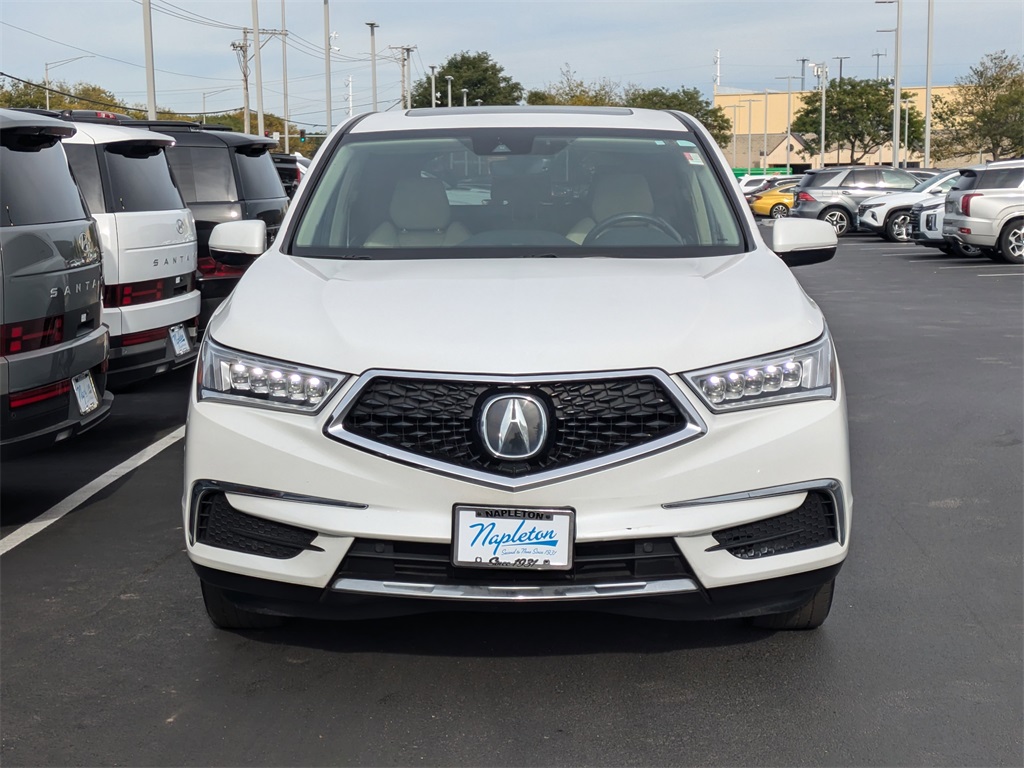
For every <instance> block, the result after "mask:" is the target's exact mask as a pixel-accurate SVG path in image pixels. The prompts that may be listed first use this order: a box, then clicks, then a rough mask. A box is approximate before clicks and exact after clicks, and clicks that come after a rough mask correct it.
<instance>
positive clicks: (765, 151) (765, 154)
mask: <svg viewBox="0 0 1024 768" xmlns="http://www.w3.org/2000/svg"><path fill="white" fill-rule="evenodd" d="M761 157H763V158H764V169H765V171H767V170H768V89H767V88H765V89H764V146H763V148H762V149H761Z"/></svg>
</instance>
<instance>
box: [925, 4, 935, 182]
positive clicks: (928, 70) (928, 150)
mask: <svg viewBox="0 0 1024 768" xmlns="http://www.w3.org/2000/svg"><path fill="white" fill-rule="evenodd" d="M934 24H935V0H928V52H927V54H926V58H925V61H926V63H925V75H924V167H925V168H931V167H932V37H933V34H934V31H935V29H934Z"/></svg>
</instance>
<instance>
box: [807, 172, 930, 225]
mask: <svg viewBox="0 0 1024 768" xmlns="http://www.w3.org/2000/svg"><path fill="white" fill-rule="evenodd" d="M919 182H920V179H916V178H914V177H913V176H911V175H910V174H909V173H907V172H906V171H903V170H900V169H899V168H888V167H869V166H865V165H851V166H836V167H832V168H817V169H814V170H810V171H807V173H805V174H804V176H803V178H802V179H801V180H800V183H799V184H798V185H797V186H796V188H795V189H794V190H793V207H792V208H791V209H790V212H789V215H790V216H795V217H797V218H803V219H822V220H823V221H827V222H828V223H829V224H831V225H832V226H833V227H835V230H836V234H837V235H839V236H840V237H842V236H843V235H845V234H847V233H848V232H856V231H857V229H858V219H857V208H858V207H859V206H860V204H861V203H862V202H864V201H865V200H867V199H868V198H870V197H878V196H879V195H887V194H891V193H893V192H902V191H905V190H908V189H913V188H914V187H916V186H917V185H918V183H919Z"/></svg>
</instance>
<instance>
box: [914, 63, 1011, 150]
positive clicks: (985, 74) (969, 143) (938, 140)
mask: <svg viewBox="0 0 1024 768" xmlns="http://www.w3.org/2000/svg"><path fill="white" fill-rule="evenodd" d="M954 82H955V85H954V87H953V91H952V94H951V95H950V96H949V97H947V98H945V99H943V98H938V97H937V98H936V99H935V105H934V114H935V122H936V123H937V124H938V125H939V126H941V128H940V129H939V130H937V131H936V132H935V137H934V141H933V144H932V154H933V155H934V156H935V157H936V158H938V159H940V160H942V159H945V158H951V157H961V156H965V155H977V154H979V153H987V154H990V155H991V156H992V159H993V160H998V159H1000V158H1005V157H1016V156H1020V155H1024V109H1022V105H1024V65H1022V62H1021V57H1020V56H1018V55H1010V54H1007V53H1006V51H998V52H996V53H990V54H988V55H987V56H985V57H984V58H983V59H982V60H981V61H980V62H979V63H978V64H977V65H975V66H973V67H971V69H970V72H969V74H967V75H965V76H963V77H958V78H957V79H956V80H955V81H954Z"/></svg>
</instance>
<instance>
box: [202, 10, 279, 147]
mask: <svg viewBox="0 0 1024 768" xmlns="http://www.w3.org/2000/svg"><path fill="white" fill-rule="evenodd" d="M281 78H282V79H283V80H284V104H283V106H284V151H285V154H287V153H288V152H289V147H288V27H287V26H285V23H284V0H281ZM203 111H204V112H205V111H206V110H203Z"/></svg>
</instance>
